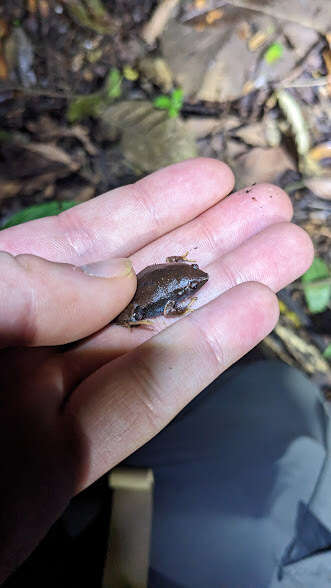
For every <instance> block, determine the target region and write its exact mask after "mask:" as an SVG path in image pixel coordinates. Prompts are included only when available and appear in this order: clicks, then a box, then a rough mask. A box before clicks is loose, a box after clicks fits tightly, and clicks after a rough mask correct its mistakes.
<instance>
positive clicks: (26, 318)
mask: <svg viewBox="0 0 331 588" xmlns="http://www.w3.org/2000/svg"><path fill="white" fill-rule="evenodd" d="M30 261H31V260H30V258H29V257H28V256H27V255H24V254H21V255H17V256H16V257H15V258H14V262H15V264H17V266H18V268H19V269H18V273H19V274H20V273H21V271H23V276H22V278H21V277H20V276H18V282H21V281H22V282H23V283H24V302H23V306H22V305H20V315H19V316H20V318H19V319H17V322H19V324H20V327H21V329H20V330H21V335H20V344H23V345H24V342H28V343H29V345H33V341H35V340H36V338H37V333H38V319H37V316H38V308H39V305H38V300H37V292H36V289H35V288H34V287H33V283H32V280H33V279H34V276H33V274H32V276H31V275H30V272H29V270H30Z"/></svg>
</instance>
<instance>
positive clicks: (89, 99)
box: [67, 92, 104, 123]
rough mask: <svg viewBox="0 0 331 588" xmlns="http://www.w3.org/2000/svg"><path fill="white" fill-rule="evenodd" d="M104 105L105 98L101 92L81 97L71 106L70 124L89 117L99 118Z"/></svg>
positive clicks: (69, 110) (68, 111) (68, 112)
mask: <svg viewBox="0 0 331 588" xmlns="http://www.w3.org/2000/svg"><path fill="white" fill-rule="evenodd" d="M103 105H104V98H103V96H102V95H101V94H100V93H99V92H98V93H95V94H89V95H88V96H79V97H78V98H75V99H74V100H73V101H72V102H71V104H70V105H69V108H68V110H67V119H68V121H69V122H70V123H75V122H77V121H79V120H82V119H84V118H87V117H88V116H98V115H99V114H100V112H101V110H102V107H103Z"/></svg>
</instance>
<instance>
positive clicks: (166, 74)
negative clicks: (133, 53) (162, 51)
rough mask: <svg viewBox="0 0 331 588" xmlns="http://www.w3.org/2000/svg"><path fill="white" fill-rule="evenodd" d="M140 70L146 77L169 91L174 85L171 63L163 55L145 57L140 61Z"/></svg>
mask: <svg viewBox="0 0 331 588" xmlns="http://www.w3.org/2000/svg"><path fill="white" fill-rule="evenodd" d="M139 69H140V71H141V72H142V73H143V74H144V76H146V78H147V79H148V80H150V81H152V82H153V83H154V84H156V85H157V86H159V88H161V89H162V90H163V91H164V92H166V93H168V92H169V91H170V90H171V88H172V86H173V76H172V72H171V70H170V68H169V65H168V64H167V62H166V61H165V59H163V58H162V57H145V58H144V59H142V60H141V61H140V62H139Z"/></svg>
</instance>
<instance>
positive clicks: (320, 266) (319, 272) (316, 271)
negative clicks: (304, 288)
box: [301, 257, 329, 282]
mask: <svg viewBox="0 0 331 588" xmlns="http://www.w3.org/2000/svg"><path fill="white" fill-rule="evenodd" d="M328 276H329V269H328V266H327V265H326V263H325V261H323V259H321V258H320V257H315V259H314V261H313V263H312V264H311V266H310V268H309V269H308V270H307V271H306V273H304V274H303V276H302V278H301V279H302V281H303V282H312V281H313V280H323V278H327V277H328Z"/></svg>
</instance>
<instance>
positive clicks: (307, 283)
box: [301, 257, 331, 313]
mask: <svg viewBox="0 0 331 588" xmlns="http://www.w3.org/2000/svg"><path fill="white" fill-rule="evenodd" d="M328 277H329V269H328V266H327V265H326V263H325V261H324V260H323V259H320V258H319V257H315V259H314V261H313V263H312V265H311V266H310V268H309V269H308V270H307V271H306V272H305V273H304V274H303V276H302V278H301V282H302V284H303V286H304V294H305V298H306V302H307V305H308V308H309V310H310V312H311V313H319V312H323V311H324V310H326V309H327V308H328V305H329V301H330V298H331V284H330V283H327V280H326V278H328ZM323 279H324V280H325V284H318V283H316V284H315V283H314V282H315V281H320V280H323Z"/></svg>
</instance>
